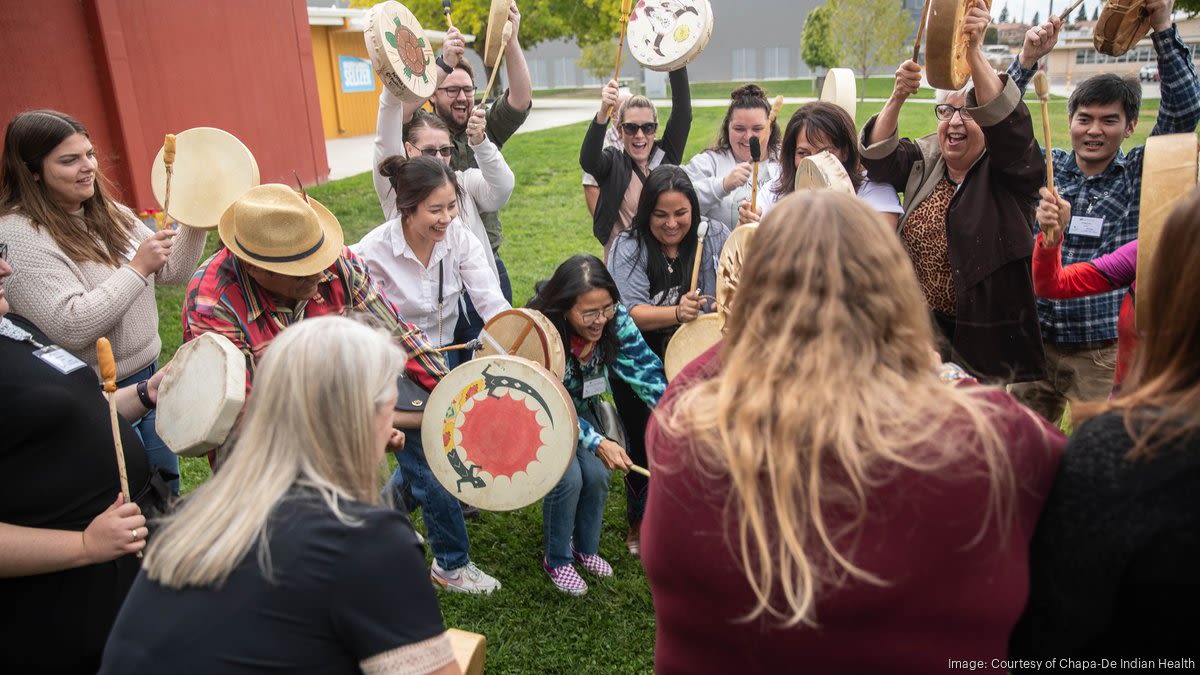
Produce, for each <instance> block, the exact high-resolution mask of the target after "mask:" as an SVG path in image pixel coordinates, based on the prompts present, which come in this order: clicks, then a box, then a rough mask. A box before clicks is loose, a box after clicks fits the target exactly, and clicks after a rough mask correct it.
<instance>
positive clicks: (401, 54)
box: [363, 1, 437, 103]
mask: <svg viewBox="0 0 1200 675" xmlns="http://www.w3.org/2000/svg"><path fill="white" fill-rule="evenodd" d="M363 40H365V41H366V43H367V53H369V54H370V55H371V65H372V66H374V67H375V72H376V73H377V74H378V75H379V79H380V80H382V81H383V85H384V86H385V87H387V88H388V89H390V90H391V91H392V93H393V94H395V95H396V96H399V97H400V98H401V99H402V100H403V101H405V102H406V103H421V102H423V101H424V100H425V99H427V98H429V97H430V96H433V91H434V89H436V88H437V75H436V72H435V70H434V69H435V68H437V66H435V65H434V63H433V49H432V48H430V46H429V40H428V39H426V37H425V29H423V28H421V24H420V23H418V22H417V19H416V17H414V16H413V13H412V12H410V11H408V8H407V7H405V6H404V5H402V4H400V3H398V2H394V1H389V2H381V3H379V4H378V5H375V6H374V7H372V8H371V9H370V10H369V11H368V12H367V27H366V29H365V30H363Z"/></svg>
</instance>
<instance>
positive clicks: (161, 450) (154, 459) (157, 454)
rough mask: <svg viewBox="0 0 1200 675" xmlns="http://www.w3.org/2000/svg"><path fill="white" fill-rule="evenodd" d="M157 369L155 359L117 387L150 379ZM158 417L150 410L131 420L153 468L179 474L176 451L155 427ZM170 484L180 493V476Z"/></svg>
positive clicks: (131, 487) (132, 488)
mask: <svg viewBox="0 0 1200 675" xmlns="http://www.w3.org/2000/svg"><path fill="white" fill-rule="evenodd" d="M157 370H158V362H157V361H155V362H154V363H151V364H150V365H148V366H146V367H145V368H143V369H141V370H139V371H138V372H136V373H134V374H132V375H130V376H129V377H127V378H125V379H123V380H121V381H119V382H117V387H127V386H129V385H131V384H137V383H138V382H141V381H143V380H148V379H150V376H151V375H153V374H154V373H155V371H157ZM157 419H158V416H157V415H156V412H155V411H154V410H151V411H150V412H148V413H146V415H145V416H144V417H142V419H140V420H136V421H134V420H131V424H132V425H133V430H134V431H136V432H137V435H138V438H140V439H142V447H144V448H145V449H146V459H147V460H149V462H150V468H151V470H153V469H154V468H155V467H159V468H162V469H165V470H167V471H170V472H171V473H173V474H175V475H176V476H178V475H179V458H178V457H176V456H175V453H173V452H171V449H170V448H168V447H167V444H166V443H163V441H162V439H161V438H159V437H158V430H157V429H155V428H154V423H155V421H156V420H157ZM168 485H170V486H171V494H174V495H178V494H179V479H178V478H176V479H175V480H173V481H171V482H170V483H168ZM141 487H142V486H140V485H139V486H137V488H136V489H135V488H134V487H133V486H130V489H131V490H133V491H134V492H137V491H138V490H140V489H141Z"/></svg>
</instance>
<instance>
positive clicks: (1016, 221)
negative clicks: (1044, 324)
mask: <svg viewBox="0 0 1200 675" xmlns="http://www.w3.org/2000/svg"><path fill="white" fill-rule="evenodd" d="M1000 77H1001V79H1003V80H1004V89H1003V91H1002V92H1001V93H1000V95H999V96H997V97H996V98H995V99H994V100H992V101H991V102H989V103H988V104H987V105H984V106H979V107H972V108H970V109H969V110H970V112H971V115H972V116H973V117H974V119H975V121H976V122H978V123H979V126H980V127H982V129H983V135H984V138H985V140H986V143H987V150H986V151H985V152H984V153H983V155H982V156H981V157H980V158H979V159H978V160H976V162H975V164H974V165H973V166H972V167H971V168H970V170H969V171H967V175H966V177H965V178H964V179H963V182H962V184H961V185H960V186H959V188H958V192H957V193H956V194H955V195H954V198H953V199H952V200H951V201H950V208H949V211H948V212H947V213H946V237H947V244H948V248H949V257H950V270H951V274H952V275H953V278H954V291H955V294H956V295H957V303H956V324H955V329H954V343H953V347H954V350H955V351H956V352H957V356H958V358H960V359H961V360H962V361H964V363H962V365H963V366H965V367H966V368H967V369H969V370H970V371H971V372H972V373H974V374H975V375H977V376H980V377H983V378H987V379H992V380H1001V381H1005V382H1025V381H1030V380H1039V379H1042V378H1043V377H1045V372H1046V358H1045V353H1044V352H1043V350H1042V336H1041V332H1040V330H1039V329H1038V318H1037V306H1036V304H1035V302H1034V295H1033V281H1032V276H1031V273H1030V260H1031V258H1032V255H1033V238H1034V227H1035V226H1034V224H1033V212H1034V209H1035V207H1036V205H1037V201H1038V188H1040V187H1041V186H1042V185H1043V184H1044V183H1045V179H1046V167H1045V164H1044V163H1043V156H1042V151H1041V149H1040V148H1039V147H1038V144H1037V140H1036V139H1035V138H1034V135H1033V124H1032V121H1031V119H1030V116H1029V109H1028V108H1026V107H1025V104H1024V103H1023V102H1022V101H1021V93H1020V91H1019V90H1018V89H1017V87H1016V85H1015V84H1014V83H1013V82H1012V81H1011V80H1009V79H1008V76H1007V75H1001V76H1000ZM929 112H930V114H932V113H933V110H932V107H931V108H930V111H929ZM874 125H875V117H872V118H871V119H870V120H869V121H868V122H867V124H866V125H865V126H864V127H863V130H862V135H861V137H860V139H859V145H860V149H861V151H862V156H863V166H864V167H865V168H866V170H867V175H868V176H870V178H871V180H874V181H878V182H882V183H889V184H891V186H892V187H894V188H896V190H897V191H903V193H904V196H905V199H904V215H903V216H902V217H901V218H900V224H899V228H898V230H897V231H899V230H902V229H903V228H904V225H905V222H906V221H907V219H908V215H909V214H910V213H912V212H913V209H914V208H916V206H917V205H918V204H920V203H921V201H922V200H924V199H925V198H926V197H928V196H929V194H930V193H931V192H932V191H933V188H934V186H935V185H937V182H938V181H939V180H941V178H942V176H943V175H945V173H946V163H945V161H944V160H943V159H942V153H941V149H940V148H939V146H938V142H937V134H931V135H929V136H926V137H924V138H920V139H917V140H916V141H912V140H909V139H907V138H905V139H900V138H897V136H896V135H895V134H893V135H892V136H891V137H890V138H887V139H884V140H883V141H880V142H878V143H876V144H874V145H870V146H868V145H867V139H869V138H870V137H871V130H872V129H873V128H874Z"/></svg>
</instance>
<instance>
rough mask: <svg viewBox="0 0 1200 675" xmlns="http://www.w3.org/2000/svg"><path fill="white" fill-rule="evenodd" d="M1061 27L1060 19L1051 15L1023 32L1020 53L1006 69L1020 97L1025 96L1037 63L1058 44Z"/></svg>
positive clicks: (1036, 69)
mask: <svg viewBox="0 0 1200 675" xmlns="http://www.w3.org/2000/svg"><path fill="white" fill-rule="evenodd" d="M1062 26H1063V22H1062V19H1060V18H1058V17H1057V16H1053V15H1051V17H1050V19H1049V20H1048V21H1046V22H1045V23H1043V24H1041V25H1039V26H1034V27H1033V28H1030V29H1029V30H1027V31H1025V41H1024V42H1023V43H1022V44H1021V51H1020V52H1019V53H1018V54H1017V56H1016V58H1014V59H1013V62H1012V65H1010V66H1009V67H1008V76H1009V78H1010V79H1012V81H1013V82H1016V83H1017V89H1019V90H1020V91H1021V94H1022V95H1024V94H1025V88H1026V87H1027V86H1029V82H1030V80H1032V79H1033V74H1034V73H1036V72H1037V71H1038V61H1040V60H1042V58H1043V57H1045V56H1046V55H1047V54H1049V53H1050V50H1051V49H1054V45H1055V44H1057V43H1058V34H1059V32H1060V31H1062Z"/></svg>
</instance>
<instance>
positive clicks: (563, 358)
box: [479, 307, 567, 381]
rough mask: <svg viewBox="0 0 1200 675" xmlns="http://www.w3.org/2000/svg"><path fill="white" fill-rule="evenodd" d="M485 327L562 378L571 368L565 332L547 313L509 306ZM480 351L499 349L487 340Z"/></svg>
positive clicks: (504, 344) (490, 352)
mask: <svg viewBox="0 0 1200 675" xmlns="http://www.w3.org/2000/svg"><path fill="white" fill-rule="evenodd" d="M483 330H484V331H486V332H487V334H488V335H490V336H492V339H494V340H495V341H496V342H498V343H499V344H500V346H501V347H503V348H504V349H506V350H507V351H508V353H509V354H511V355H513V356H520V357H524V358H527V359H529V360H530V361H533V362H534V363H536V364H538V365H539V366H541V367H543V368H545V369H546V370H548V371H550V372H551V373H554V375H555V376H556V377H558V379H559V381H562V378H563V375H564V374H565V373H566V372H567V353H566V351H565V350H564V349H563V343H562V336H561V335H559V333H558V329H557V328H555V327H554V323H553V322H551V321H550V319H547V318H546V315H545V314H542V313H541V312H539V311H537V310H536V309H525V308H524V307H516V308H513V309H506V310H504V311H503V312H500V313H499V314H497V315H496V316H493V317H492V320H491V321H488V322H487V324H485V325H484V327H483ZM479 353H480V355H482V356H492V355H496V354H498V353H499V352H497V351H496V349H495V347H493V346H492V345H491V343H489V342H488V341H487V340H484V341H483V349H481V350H480V352H479Z"/></svg>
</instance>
